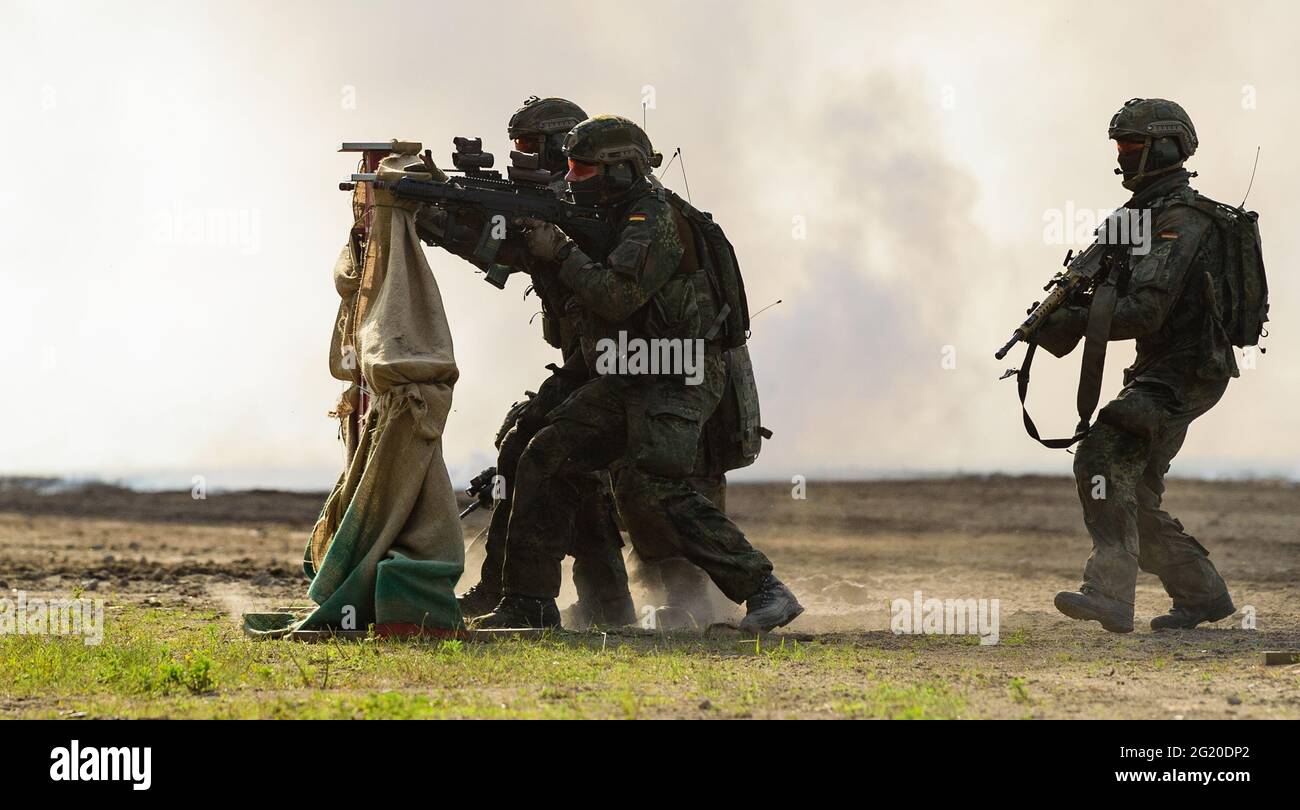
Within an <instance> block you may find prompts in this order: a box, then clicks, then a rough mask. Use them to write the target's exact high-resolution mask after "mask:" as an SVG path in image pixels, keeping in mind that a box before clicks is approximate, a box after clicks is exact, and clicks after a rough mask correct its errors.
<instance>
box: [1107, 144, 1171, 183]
mask: <svg viewBox="0 0 1300 810" xmlns="http://www.w3.org/2000/svg"><path fill="white" fill-rule="evenodd" d="M1143 154H1145V155H1146V163H1145V165H1144V164H1143V162H1142V156H1143ZM1117 160H1118V161H1119V168H1120V173H1122V174H1123V175H1124V188H1126V189H1128V190H1130V191H1137V190H1138V189H1140V188H1142V187H1144V186H1146V185H1147V184H1148V183H1150V182H1151V181H1152V180H1155V179H1156V178H1158V177H1163V176H1164V175H1166V174H1168V173H1169V172H1170V171H1172V170H1174V169H1176V168H1178V167H1179V166H1181V165H1183V160H1184V158H1183V155H1182V152H1181V151H1180V150H1179V149H1178V142H1177V141H1175V140H1174V139H1173V138H1157V139H1156V140H1154V141H1152V142H1151V144H1150V146H1149V147H1148V148H1147V149H1145V150H1142V149H1138V150H1135V151H1133V152H1128V153H1124V152H1120V153H1119V157H1118V158H1117Z"/></svg>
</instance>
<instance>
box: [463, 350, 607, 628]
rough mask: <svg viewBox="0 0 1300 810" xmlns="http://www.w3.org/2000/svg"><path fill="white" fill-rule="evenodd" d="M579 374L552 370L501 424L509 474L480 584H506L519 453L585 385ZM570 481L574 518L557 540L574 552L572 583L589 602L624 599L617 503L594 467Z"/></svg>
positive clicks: (503, 469)
mask: <svg viewBox="0 0 1300 810" xmlns="http://www.w3.org/2000/svg"><path fill="white" fill-rule="evenodd" d="M575 376H576V375H573V374H572V373H571V372H565V371H564V370H563V369H561V370H559V371H555V372H553V373H552V374H551V376H550V377H548V378H546V380H545V381H544V382H542V384H541V386H540V387H539V388H538V389H537V394H536V395H534V396H533V398H532V399H531V400H530V401H529V402H528V403H527V405H525V406H524V407H523V408H522V410H520V411H519V412H518V413H517V414H513V415H514V419H513V420H511V419H510V418H509V417H508V418H507V422H506V424H505V425H503V426H502V428H503V431H504V432H503V434H502V439H501V444H500V447H499V448H498V452H497V474H498V475H500V476H502V477H503V478H504V480H505V485H506V487H505V497H504V498H503V499H502V500H501V501H499V502H498V503H497V504H496V506H495V507H494V508H493V511H492V519H491V522H490V523H489V524H488V531H487V544H486V551H487V556H486V557H485V558H484V560H483V567H482V571H481V574H480V578H479V583H480V585H481V586H482V587H484V588H487V589H488V590H491V591H501V590H502V589H503V587H504V586H503V583H502V576H503V571H504V568H505V560H506V534H507V530H508V528H509V525H510V519H511V514H512V513H513V512H514V495H515V492H516V490H517V489H518V488H519V486H520V485H521V483H522V482H521V481H520V480H519V476H520V475H521V472H520V470H519V459H520V457H521V456H522V455H523V453H524V449H525V448H527V447H528V443H529V442H531V441H532V439H533V437H534V436H535V435H537V431H539V430H541V429H542V428H543V427H544V426H545V425H546V417H547V414H548V413H550V412H551V411H552V410H554V409H555V407H556V406H558V405H559V404H560V403H562V402H564V401H565V400H566V399H568V398H569V395H570V394H572V393H573V392H574V391H576V390H578V389H579V388H580V387H581V386H582V383H583V382H584V380H582V379H575ZM513 410H514V409H512V411H513ZM512 421H513V424H511V422H512ZM524 474H526V473H524ZM572 485H573V487H574V490H575V493H576V497H577V508H576V510H575V512H574V519H573V522H572V524H571V525H567V526H566V529H565V533H564V534H563V535H560V536H557V537H556V538H555V546H556V547H557V548H560V549H563V551H562V552H561V557H563V555H564V554H566V553H567V554H572V555H573V584H574V587H575V588H576V589H577V591H578V600H579V601H580V602H584V603H587V604H588V605H594V604H603V603H611V604H612V603H615V602H618V601H622V600H626V599H628V598H629V597H630V595H629V592H628V583H627V569H626V567H625V566H624V564H623V538H622V535H620V534H619V531H618V525H617V523H616V522H615V520H614V505H613V503H612V500H611V497H610V493H609V492H608V491H607V488H606V485H605V482H604V481H603V480H602V479H601V478H600V477H599V476H597V475H596V474H595V473H589V474H587V475H580V476H575V478H574V480H573V482H572ZM557 592H558V591H557Z"/></svg>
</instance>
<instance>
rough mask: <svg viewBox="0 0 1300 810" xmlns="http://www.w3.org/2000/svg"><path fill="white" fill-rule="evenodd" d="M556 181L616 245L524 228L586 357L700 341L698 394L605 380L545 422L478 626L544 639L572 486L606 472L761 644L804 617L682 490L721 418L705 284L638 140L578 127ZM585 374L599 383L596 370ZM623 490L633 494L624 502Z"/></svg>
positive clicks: (628, 376)
mask: <svg viewBox="0 0 1300 810" xmlns="http://www.w3.org/2000/svg"><path fill="white" fill-rule="evenodd" d="M565 153H566V155H567V156H568V158H569V173H568V175H567V177H566V179H567V180H568V182H569V189H570V192H571V194H572V195H573V198H574V201H575V202H577V203H580V204H589V205H599V206H602V207H605V208H607V209H608V210H609V211H610V214H611V217H612V218H613V222H614V223H616V224H615V235H614V239H613V242H612V245H577V244H575V243H574V242H573V241H572V240H570V239H569V238H568V237H567V236H565V235H564V234H563V232H561V231H560V230H559V229H558V228H556V227H554V226H551V225H547V224H544V223H527V224H528V226H529V230H528V232H527V237H526V240H527V244H528V248H529V250H530V252H531V253H532V254H533V255H534V256H536V257H537V258H539V259H541V260H543V261H545V262H552V263H558V267H559V270H558V273H557V275H558V279H559V281H560V283H561V284H563V285H564V286H565V287H566V288H568V289H569V290H571V291H572V292H573V293H574V299H573V301H572V303H573V304H574V305H575V308H576V309H577V310H578V312H579V314H580V316H581V317H582V321H583V322H582V327H581V331H582V337H583V340H584V348H585V349H587V350H588V352H589V353H590V352H591V350H592V349H593V348H594V349H595V350H596V351H597V352H599V351H601V349H600V345H601V341H602V339H607V340H612V341H614V342H615V343H617V342H618V339H619V337H620V333H622V334H623V337H624V338H625V339H627V340H629V341H630V340H634V339H644V340H656V341H659V340H674V341H692V345H694V343H693V341H695V340H697V339H700V340H704V341H705V346H706V349H705V351H704V357H703V360H702V363H703V373H702V375H701V377H700V379H699V381H698V382H699V384H690V382H689V381H688V379H687V378H686V377H685V376H684V375H682V374H680V373H677V374H674V373H671V372H670V371H665V370H661V372H664V373H659V374H650V373H630V372H629V373H604V374H602V375H600V376H597V377H596V379H594V380H592V381H591V382H588V383H587V384H585V385H584V386H583V387H582V388H581V389H579V390H578V391H577V393H575V394H574V395H573V396H571V397H570V398H569V399H568V400H567V401H566V402H565V403H564V404H562V405H561V406H560V407H558V408H556V409H555V410H553V411H552V412H551V413H550V414H549V415H548V417H547V423H548V424H547V426H546V427H544V428H543V429H542V430H540V431H538V433H537V435H536V436H535V437H534V438H533V440H532V442H531V443H530V444H529V445H528V449H527V450H525V452H524V455H523V458H522V459H520V462H519V485H518V487H517V489H516V492H515V502H514V510H513V514H512V515H511V518H510V530H509V536H508V539H507V550H506V568H505V593H506V595H505V597H503V599H502V600H501V604H500V605H498V606H497V609H496V611H495V612H494V613H492V614H490V615H488V616H485V617H484V618H483V619H482V621H481V623H480V625H479V626H481V627H520V626H526V627H553V626H558V624H559V614H558V611H557V610H556V607H555V597H556V595H557V594H558V593H559V586H560V561H561V559H562V557H563V549H562V548H561V547H560V546H559V545H558V544H557V543H556V541H555V538H557V537H562V536H564V533H565V527H566V526H567V525H568V524H570V523H571V522H572V520H573V514H574V511H575V510H576V509H577V507H578V505H579V503H580V497H581V495H580V492H579V490H578V488H577V487H576V486H575V482H576V481H577V480H579V479H580V478H581V476H583V475H586V474H588V473H589V472H590V471H591V470H599V469H604V468H606V467H610V466H611V465H612V466H613V467H614V470H615V475H616V477H617V478H619V479H621V480H620V485H621V486H628V484H627V483H626V482H628V481H635V490H636V491H637V492H638V493H639V494H638V496H637V497H638V498H645V499H646V500H647V503H648V504H649V506H648V507H646V508H653V509H654V510H657V511H658V512H659V513H660V514H661V515H662V516H663V517H662V520H663V522H665V523H666V524H667V525H668V526H669V527H670V528H671V533H670V535H669V536H671V537H672V538H673V541H674V542H675V543H676V544H679V545H680V553H681V554H682V555H684V556H685V557H686V558H687V559H689V560H690V561H691V562H693V563H695V564H696V565H698V566H700V567H701V568H703V569H704V570H705V571H706V572H708V574H709V576H710V577H711V578H712V579H713V581H714V582H715V583H716V584H717V585H718V587H719V588H720V589H721V590H722V592H723V593H724V594H726V595H727V597H729V598H730V599H732V600H733V601H735V602H742V601H744V602H746V607H747V612H746V616H745V619H744V621H743V622H742V626H743V627H744V628H746V629H748V630H753V631H756V632H764V631H768V630H771V629H773V628H776V627H780V626H783V625H785V624H787V623H789V622H790V621H792V620H793V619H794V618H795V617H797V616H798V615H799V614H800V613H801V612H802V611H803V608H802V607H801V606H800V605H799V603H798V601H797V600H796V599H795V597H794V594H792V593H791V592H790V591H789V589H788V588H786V587H785V585H783V584H782V583H781V582H780V580H778V579H776V577H774V576H773V575H772V573H771V571H772V564H771V563H770V562H769V561H768V559H767V557H765V556H764V555H763V554H762V553H761V552H759V551H758V550H756V549H754V548H753V547H752V546H751V545H750V544H749V542H748V540H746V539H745V536H744V534H743V533H742V532H741V531H740V529H739V528H737V527H736V525H735V524H734V523H732V522H731V521H730V520H728V519H727V517H726V515H724V514H723V513H722V511H721V510H720V509H718V507H717V506H716V505H714V504H713V503H712V502H711V501H709V500H708V498H706V497H704V496H703V495H701V494H700V493H699V492H697V491H696V490H695V489H693V488H692V487H691V485H690V483H689V482H688V480H687V479H688V478H689V477H690V476H691V474H692V472H693V471H695V470H696V467H697V462H698V457H699V453H700V447H701V444H700V437H701V431H702V429H703V427H704V423H705V421H706V420H707V419H708V418H709V416H710V415H711V414H712V412H713V410H714V408H715V407H716V406H717V405H718V402H719V400H720V399H721V397H722V394H723V386H724V385H725V383H726V369H725V364H724V360H723V358H722V353H721V350H720V348H719V346H718V345H717V344H716V342H714V341H711V340H708V339H707V338H708V337H710V336H711V335H712V334H714V333H715V332H716V330H714V331H713V332H711V331H710V328H711V326H713V324H714V321H715V320H716V319H717V312H718V310H717V309H716V307H717V304H716V302H715V301H714V299H713V296H712V293H711V292H710V291H709V281H708V279H707V278H706V277H705V276H706V274H705V273H704V272H703V271H702V270H701V269H700V266H699V264H698V263H694V262H693V261H691V260H690V259H689V258H685V257H686V256H687V255H688V254H687V251H686V249H685V248H684V245H685V244H689V243H691V242H692V239H691V235H690V233H689V232H687V231H684V230H683V228H686V227H689V226H687V225H686V224H685V223H684V222H683V221H681V220H680V218H679V216H678V214H677V213H676V212H675V210H674V209H673V208H672V207H671V206H670V205H669V203H668V202H667V201H666V197H665V195H664V193H663V192H662V190H660V189H656V188H655V187H654V186H653V185H652V184H651V183H650V182H649V180H648V179H647V177H648V176H649V175H650V172H651V169H652V167H653V166H656V165H658V162H659V161H660V160H661V158H660V156H659V155H658V154H656V153H655V152H654V151H653V149H652V148H651V146H650V141H649V139H648V138H647V137H646V135H645V133H644V132H642V131H641V128H640V127H638V126H637V125H636V124H634V123H633V122H631V121H629V120H628V119H626V118H620V117H618V116H598V117H596V118H592V119H588V120H587V121H584V122H583V123H582V124H580V125H579V126H577V127H575V128H574V130H573V131H572V132H570V133H569V135H568V137H567V138H566V140H565ZM593 368H596V369H597V370H598V371H599V370H600V368H601V367H600V365H599V364H593ZM629 491H631V490H629Z"/></svg>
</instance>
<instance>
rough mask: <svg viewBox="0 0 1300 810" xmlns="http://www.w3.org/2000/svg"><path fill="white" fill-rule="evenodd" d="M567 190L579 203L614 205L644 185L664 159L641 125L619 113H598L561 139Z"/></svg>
mask: <svg viewBox="0 0 1300 810" xmlns="http://www.w3.org/2000/svg"><path fill="white" fill-rule="evenodd" d="M564 154H565V156H566V157H567V158H568V160H569V173H568V174H567V175H565V177H564V179H565V180H567V181H568V183H569V193H570V194H572V195H573V201H574V202H575V203H578V204H579V205H614V204H617V203H619V202H620V201H621V200H624V199H627V198H628V197H630V196H632V195H633V194H634V193H635V192H636V191H637V190H638V189H640V188H642V187H643V186H645V185H647V183H648V181H647V180H646V176H647V175H649V174H650V173H651V171H653V170H654V169H655V167H657V166H659V164H661V163H662V162H663V155H661V154H659V153H658V152H656V151H655V150H654V147H653V146H651V145H650V138H649V137H648V136H647V135H646V134H645V131H644V130H642V129H641V127H639V126H637V125H636V124H635V123H634V122H632V121H630V120H628V119H627V118H623V117H622V116H619V115H597V116H595V117H594V118H588V119H587V120H586V121H583V122H582V123H581V124H578V125H577V126H576V127H574V128H573V130H572V131H571V132H570V133H569V134H568V136H567V137H565V139H564Z"/></svg>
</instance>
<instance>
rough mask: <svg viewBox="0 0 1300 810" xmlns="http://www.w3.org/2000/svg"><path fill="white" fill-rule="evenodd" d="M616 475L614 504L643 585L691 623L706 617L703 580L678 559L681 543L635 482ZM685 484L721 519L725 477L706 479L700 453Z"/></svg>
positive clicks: (701, 571) (682, 558) (706, 591)
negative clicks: (692, 619)
mask: <svg viewBox="0 0 1300 810" xmlns="http://www.w3.org/2000/svg"><path fill="white" fill-rule="evenodd" d="M621 472H622V469H616V470H615V471H614V473H613V484H614V503H615V504H616V505H617V506H618V515H619V518H620V519H621V520H622V522H623V527H624V528H625V529H627V532H628V539H629V540H630V541H631V543H632V548H633V549H634V550H635V551H636V554H637V557H638V558H639V560H640V563H641V566H642V567H641V573H642V576H643V578H644V581H645V584H646V585H647V586H649V587H650V589H651V591H652V593H655V594H656V595H657V596H662V597H663V599H664V600H665V603H666V604H668V605H672V606H674V607H678V608H684V609H687V610H689V611H690V612H691V613H692V614H693V615H696V616H697V617H702V616H709V615H711V610H710V606H709V587H708V585H709V575H708V574H707V573H706V572H705V571H704V569H702V568H700V567H699V566H698V565H695V564H694V563H692V562H691V561H690V560H689V559H687V558H686V556H685V555H683V554H682V551H681V549H682V548H684V547H685V546H686V542H685V540H683V539H682V538H681V537H679V536H678V535H677V531H676V528H675V526H674V525H673V524H672V523H671V522H670V521H666V520H664V519H663V513H662V512H661V511H660V510H659V509H658V508H657V507H656V506H655V503H654V502H653V501H647V495H648V494H650V493H648V492H647V491H646V490H645V489H644V488H642V487H640V486H639V482H640V480H641V479H640V477H639V476H635V475H628V476H624V475H621V474H620V473H621ZM686 483H688V484H690V486H691V489H693V490H695V491H696V492H698V493H700V494H701V495H703V496H704V497H705V498H707V499H708V500H709V502H710V503H712V504H713V505H714V506H716V507H718V509H719V510H720V511H721V512H722V513H723V514H726V512H727V476H726V475H725V474H721V473H719V474H715V475H710V474H709V472H708V469H707V467H706V459H705V458H704V450H703V448H701V450H700V453H699V459H698V462H697V464H696V470H695V472H694V474H692V475H691V477H690V478H687V479H686Z"/></svg>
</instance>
